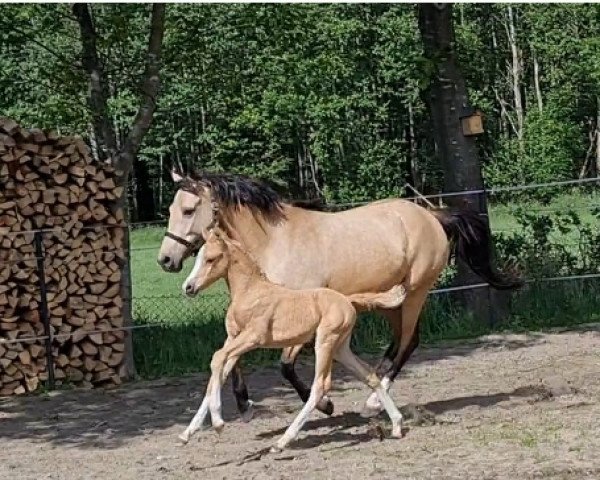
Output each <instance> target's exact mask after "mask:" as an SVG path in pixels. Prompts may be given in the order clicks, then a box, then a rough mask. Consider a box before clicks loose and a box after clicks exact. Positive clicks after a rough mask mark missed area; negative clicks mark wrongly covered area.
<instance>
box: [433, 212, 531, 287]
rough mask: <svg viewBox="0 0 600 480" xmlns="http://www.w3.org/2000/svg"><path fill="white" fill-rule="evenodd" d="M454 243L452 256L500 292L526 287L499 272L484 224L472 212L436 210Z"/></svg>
mask: <svg viewBox="0 0 600 480" xmlns="http://www.w3.org/2000/svg"><path fill="white" fill-rule="evenodd" d="M431 213H432V214H433V215H434V216H435V218H437V220H438V221H439V222H440V223H441V224H442V228H443V229H444V231H445V232H446V236H447V237H448V240H449V241H450V243H451V252H452V255H456V256H457V257H459V258H460V259H462V260H464V261H465V262H466V264H467V265H468V266H469V267H470V268H471V270H473V272H475V273H476V274H477V275H479V276H480V277H481V278H483V279H484V280H485V281H487V282H488V283H489V284H490V285H491V286H492V287H494V288H496V289H498V290H513V289H515V288H518V287H520V286H522V285H523V280H522V279H521V278H519V277H516V276H511V275H508V274H506V273H502V272H499V271H498V270H497V269H496V268H495V267H494V266H493V264H492V239H491V236H490V232H489V229H488V226H487V223H486V222H485V220H484V219H483V218H482V217H481V216H480V215H479V214H478V213H477V212H473V211H471V210H433V211H431Z"/></svg>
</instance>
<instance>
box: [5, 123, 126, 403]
mask: <svg viewBox="0 0 600 480" xmlns="http://www.w3.org/2000/svg"><path fill="white" fill-rule="evenodd" d="M117 177H118V172H115V170H114V168H113V167H111V166H110V165H103V164H99V163H96V162H94V161H93V159H92V156H91V154H90V151H89V149H88V147H87V146H86V144H85V143H84V142H83V140H82V139H81V138H79V137H63V136H60V135H58V134H57V133H56V132H53V131H45V130H40V129H24V128H22V127H20V126H19V125H18V124H17V123H16V122H15V121H13V120H11V119H8V118H2V117H0V395H11V394H20V393H25V392H28V391H33V390H35V389H36V388H37V387H38V386H39V385H40V383H41V382H42V381H45V380H47V379H48V376H49V372H48V370H47V360H46V340H45V339H36V340H27V337H40V336H42V337H43V336H44V334H45V333H44V332H45V327H44V319H43V318H42V317H43V309H42V308H41V307H42V293H41V286H40V283H41V280H43V282H44V283H45V286H46V290H47V312H48V320H49V328H50V331H51V333H52V335H53V338H52V341H51V350H52V359H53V363H54V377H55V379H56V383H57V384H61V383H64V382H69V383H73V384H77V385H84V386H93V385H97V384H106V383H113V384H115V383H116V384H118V383H120V382H121V378H123V377H124V376H125V375H126V371H125V367H124V361H123V360H124V355H125V342H124V338H125V335H126V333H125V332H124V331H123V330H115V329H119V328H121V327H122V326H123V317H122V314H121V309H122V307H123V301H122V298H121V267H122V265H123V262H124V259H125V252H124V234H125V230H124V228H123V224H124V216H123V211H122V209H121V208H119V207H118V204H119V202H118V200H119V198H120V197H121V196H122V195H123V187H120V186H118V182H117ZM40 229H42V234H41V240H42V246H43V252H44V253H43V267H44V278H43V279H40V275H41V269H40V268H39V265H38V258H37V256H36V242H35V235H34V233H33V231H35V230H40Z"/></svg>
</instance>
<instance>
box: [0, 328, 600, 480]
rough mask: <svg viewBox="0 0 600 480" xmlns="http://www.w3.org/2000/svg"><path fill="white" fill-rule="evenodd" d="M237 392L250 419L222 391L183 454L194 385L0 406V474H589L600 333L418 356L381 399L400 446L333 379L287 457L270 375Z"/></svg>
mask: <svg viewBox="0 0 600 480" xmlns="http://www.w3.org/2000/svg"><path fill="white" fill-rule="evenodd" d="M301 372H302V374H303V375H304V377H305V378H306V379H308V378H310V375H311V371H310V365H305V366H303V367H302V368H301ZM336 380H337V381H336ZM248 383H249V386H250V389H251V395H252V396H253V398H254V400H255V401H256V402H257V411H256V415H255V418H254V419H253V420H252V422H251V423H249V424H244V423H242V422H240V420H238V418H237V415H236V413H235V409H234V407H233V403H232V396H231V393H230V391H229V388H227V390H225V391H224V395H223V400H224V414H225V420H226V421H227V422H228V423H227V425H226V427H225V430H224V432H223V433H222V434H221V435H220V436H219V435H217V434H216V433H215V432H214V431H212V430H206V431H202V432H199V433H198V434H197V436H196V437H195V438H193V439H192V440H191V441H190V443H189V444H188V445H185V446H183V445H181V444H180V443H179V442H178V440H177V434H179V433H180V432H181V431H182V430H183V428H184V427H185V425H186V424H187V422H189V420H190V419H191V417H192V415H193V413H194V411H195V409H196V408H197V406H198V403H199V400H200V392H201V391H203V389H204V385H205V378H204V377H203V378H199V377H186V378H177V379H168V380H160V381H154V382H141V383H135V384H131V385H128V386H127V387H124V388H121V389H119V390H113V391H64V392H54V393H52V394H50V395H45V396H30V397H20V398H11V399H1V400H0V445H1V447H2V448H1V449H0V478H13V479H39V478H52V479H75V478H77V479H92V478H94V479H95V478H101V479H107V478H120V479H134V478H135V479H139V478H143V479H159V478H161V479H162V478H177V479H186V478H210V479H220V478H223V479H225V478H244V479H245V478H282V479H283V478H290V479H292V478H294V479H295V478H302V479H313V478H318V479H329V478H335V479H340V478H343V479H353V478H357V479H358V478H365V477H371V478H394V479H397V478H419V479H420V478H439V479H455V478H456V479H466V478H468V479H505V478H506V479H511V480H520V479H529V478H552V479H581V478H595V479H598V478H600V405H599V403H598V399H599V396H600V326H591V327H590V326H589V327H587V328H586V329H584V330H581V331H577V332H566V333H546V334H531V335H495V336H487V337H484V338H482V339H479V340H477V341H470V342H464V341H463V342H458V343H452V344H446V345H444V346H439V347H436V348H422V349H420V350H419V351H418V352H417V353H416V354H415V355H414V356H413V358H412V359H411V362H410V364H409V365H408V367H407V369H406V370H405V372H404V374H403V376H402V377H401V378H400V379H399V380H398V381H397V382H396V383H395V385H394V387H393V390H392V396H393V398H394V399H395V400H396V402H397V403H398V404H399V405H407V404H408V405H409V408H405V409H404V410H405V411H406V412H407V413H408V414H412V418H411V419H408V420H407V421H406V426H407V430H408V431H407V433H406V436H405V437H404V438H403V439H402V440H396V439H387V438H385V439H382V436H381V428H380V426H383V427H384V429H385V428H388V427H389V423H388V421H387V419H386V418H384V417H380V418H378V419H375V420H368V419H364V418H362V417H360V416H359V415H358V413H357V412H360V410H361V407H362V403H363V401H364V399H365V398H366V396H367V393H368V392H367V390H366V388H365V387H363V386H362V385H360V384H358V383H357V382H355V381H354V380H352V379H351V378H350V377H348V376H347V375H346V374H345V372H343V371H341V370H337V375H336V376H334V389H335V390H334V391H333V392H332V398H333V401H334V403H335V406H336V412H335V413H334V415H333V416H332V417H331V418H327V417H325V416H323V415H321V414H319V413H314V414H313V416H312V418H311V421H310V422H309V423H308V424H307V425H306V427H305V429H304V431H303V432H302V433H301V435H300V438H299V439H298V441H297V442H295V444H294V445H293V447H292V448H290V449H288V450H286V451H284V452H283V453H280V454H268V453H263V452H264V450H265V449H266V448H267V447H269V446H270V445H271V444H272V443H273V442H274V440H275V438H276V437H277V436H279V435H280V434H281V433H282V432H283V430H284V429H285V427H286V426H287V425H288V424H289V423H290V421H291V420H292V419H293V417H294V415H295V413H296V412H297V411H298V409H299V407H300V404H299V400H298V399H297V397H296V395H295V393H294V392H292V391H291V389H290V388H289V387H288V386H287V385H285V384H284V382H283V381H282V380H281V378H280V376H279V374H278V372H277V370H276V369H262V370H257V371H255V372H253V373H251V374H250V375H249V377H248ZM227 387H229V385H228V386H227ZM411 405H413V407H410V406H411Z"/></svg>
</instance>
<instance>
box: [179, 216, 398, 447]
mask: <svg viewBox="0 0 600 480" xmlns="http://www.w3.org/2000/svg"><path fill="white" fill-rule="evenodd" d="M203 236H204V238H205V239H206V243H205V245H204V246H203V247H202V249H201V250H200V252H199V254H198V257H197V259H196V264H195V265H194V269H193V270H192V272H191V273H190V275H189V277H188V278H187V279H186V281H185V283H184V285H183V288H184V290H185V292H186V293H187V294H188V295H195V294H197V293H198V291H200V290H202V289H204V288H206V287H208V286H209V285H211V284H212V283H214V282H215V281H216V280H218V279H220V278H225V279H226V281H227V284H228V286H229V292H230V295H231V304H230V306H229V309H228V310H227V316H226V320H225V326H226V330H227V340H226V341H225V344H224V345H223V348H221V349H220V350H218V351H217V352H215V354H214V356H213V358H212V362H211V365H210V367H211V372H212V375H211V378H210V381H209V383H208V387H207V390H206V395H205V397H204V400H203V401H202V404H201V405H200V408H199V410H198V412H197V413H196V415H195V416H194V418H193V419H192V421H191V423H190V425H189V426H188V427H187V429H186V430H185V432H183V434H181V435H180V438H181V439H182V440H183V441H184V442H187V441H188V440H189V438H190V435H191V434H193V433H194V432H195V431H197V430H198V429H199V428H200V427H201V426H202V424H203V422H204V420H205V418H206V416H207V414H208V412H209V411H210V415H211V420H212V425H213V427H214V428H215V430H217V431H221V430H222V428H223V426H224V422H223V419H222V417H221V386H222V384H223V383H224V382H225V379H226V378H227V376H228V374H229V373H230V371H231V369H232V368H233V367H234V365H235V363H236V362H237V360H238V359H239V357H240V356H241V355H243V354H244V353H246V352H248V351H250V350H254V349H256V348H259V347H262V348H265V347H266V348H282V347H289V346H294V345H301V344H304V343H306V342H308V341H310V340H311V339H312V338H313V337H316V338H315V357H316V359H315V377H314V382H313V385H312V388H311V392H310V397H309V399H308V401H307V402H306V404H305V405H304V407H303V408H302V410H301V411H300V413H299V414H298V416H297V417H296V418H295V419H294V421H293V422H292V424H291V425H290V426H289V427H288V429H287V430H286V432H285V434H284V435H283V436H282V437H281V438H280V439H279V440H278V441H277V443H276V444H275V445H274V446H273V448H272V451H279V450H281V449H283V448H285V446H286V445H287V444H288V443H289V442H290V441H292V440H293V439H295V438H296V436H297V435H298V432H299V431H300V429H301V428H302V426H303V425H304V423H305V422H306V420H307V418H308V416H309V415H310V413H311V412H312V410H313V409H315V407H316V406H317V403H318V402H319V401H320V400H321V399H322V398H323V396H324V395H325V394H326V393H327V392H328V391H329V389H330V387H331V369H332V362H333V360H334V359H335V360H337V361H338V362H340V363H341V364H343V365H344V366H345V367H346V368H348V369H349V370H350V371H351V372H352V373H353V374H354V375H355V376H356V377H357V378H358V379H360V380H361V381H362V382H364V383H366V384H367V385H368V386H369V387H370V388H371V389H372V390H373V391H374V392H375V393H376V394H377V396H378V397H379V399H380V401H381V403H382V404H383V405H384V408H385V410H386V412H387V413H388V415H389V417H390V420H391V421H392V436H393V437H401V435H402V434H401V427H402V415H401V414H400V412H399V411H398V409H397V408H396V406H395V405H394V402H393V401H392V399H391V398H390V396H389V394H388V393H387V391H386V389H385V388H383V387H382V385H381V382H380V379H379V377H378V376H377V375H376V374H375V373H374V371H373V370H372V369H371V368H370V367H369V366H367V365H366V364H365V363H363V362H362V361H361V360H360V359H359V358H357V357H356V356H355V355H354V354H353V353H352V351H351V350H350V336H351V333H352V329H353V327H354V324H355V323H356V309H359V310H373V309H376V308H385V309H387V308H398V307H399V306H400V304H401V303H402V301H403V300H404V298H405V296H406V292H405V290H404V287H402V286H399V285H398V286H395V287H393V288H392V289H390V290H389V291H387V292H384V293H379V294H377V293H367V294H355V295H349V296H344V295H342V294H341V293H338V292H336V291H334V290H330V289H325V288H318V289H311V290H292V289H289V288H286V287H283V286H280V285H276V284H274V283H271V282H269V281H268V280H267V279H266V277H265V275H264V274H263V273H262V271H261V270H260V268H259V267H258V265H257V264H256V263H255V262H254V261H253V260H252V259H251V258H250V257H249V256H248V254H247V253H246V252H245V251H244V250H243V249H242V248H241V245H240V244H239V243H237V242H236V241H234V240H231V239H230V238H228V237H227V236H226V234H225V233H224V232H222V231H221V230H220V229H219V228H218V227H216V228H214V229H212V230H211V231H210V232H205V233H204V234H203Z"/></svg>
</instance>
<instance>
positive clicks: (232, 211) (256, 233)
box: [219, 206, 277, 258]
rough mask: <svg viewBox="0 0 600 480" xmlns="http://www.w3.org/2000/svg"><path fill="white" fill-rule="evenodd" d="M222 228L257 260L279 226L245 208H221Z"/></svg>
mask: <svg viewBox="0 0 600 480" xmlns="http://www.w3.org/2000/svg"><path fill="white" fill-rule="evenodd" d="M219 215H220V217H221V221H220V226H221V228H223V229H224V230H225V231H226V232H227V235H228V236H229V237H230V238H232V239H234V240H237V241H238V242H239V243H241V244H242V245H243V247H244V248H245V249H246V250H247V251H249V252H251V253H252V254H253V255H254V256H255V257H256V258H260V256H261V253H262V252H263V251H264V249H265V248H266V247H267V245H268V243H269V240H270V238H271V236H272V233H273V230H274V229H275V228H277V225H276V224H275V223H274V222H272V221H270V220H269V219H267V218H265V216H264V215H263V214H262V213H260V212H254V211H252V210H251V209H250V208H248V207H245V206H239V207H237V208H236V207H233V206H220V207H219Z"/></svg>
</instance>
